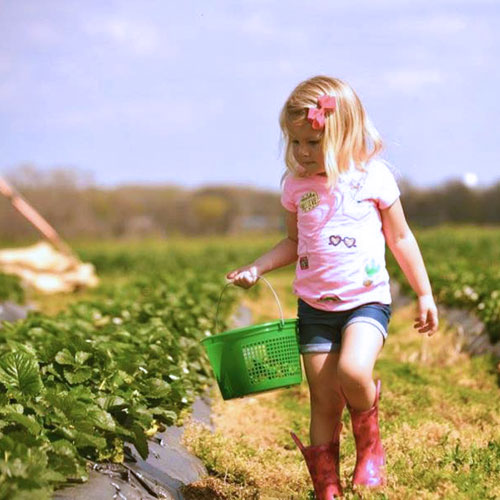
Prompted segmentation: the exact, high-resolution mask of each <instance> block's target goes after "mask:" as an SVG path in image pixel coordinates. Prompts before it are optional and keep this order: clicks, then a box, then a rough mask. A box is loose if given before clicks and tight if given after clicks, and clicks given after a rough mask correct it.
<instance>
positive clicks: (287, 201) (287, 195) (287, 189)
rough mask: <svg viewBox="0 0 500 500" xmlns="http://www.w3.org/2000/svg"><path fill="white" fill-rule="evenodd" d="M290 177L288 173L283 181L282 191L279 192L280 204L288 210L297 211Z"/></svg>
mask: <svg viewBox="0 0 500 500" xmlns="http://www.w3.org/2000/svg"><path fill="white" fill-rule="evenodd" d="M291 184H292V183H291V178H290V176H289V175H287V176H286V177H285V180H284V181H283V191H282V193H281V204H282V205H283V207H284V208H286V209H287V210H288V211H289V212H297V205H296V203H295V202H294V200H293V190H292V185H291Z"/></svg>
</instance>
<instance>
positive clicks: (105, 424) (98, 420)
mask: <svg viewBox="0 0 500 500" xmlns="http://www.w3.org/2000/svg"><path fill="white" fill-rule="evenodd" d="M88 417H89V420H90V421H91V422H92V423H93V424H94V425H95V426H96V427H99V428H100V429H104V430H106V431H114V430H115V427H116V425H115V421H114V419H113V417H112V416H111V415H110V414H109V413H108V412H107V411H104V410H103V409H101V408H99V407H98V406H92V407H91V408H89V410H88Z"/></svg>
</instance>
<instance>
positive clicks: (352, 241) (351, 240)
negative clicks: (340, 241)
mask: <svg viewBox="0 0 500 500" xmlns="http://www.w3.org/2000/svg"><path fill="white" fill-rule="evenodd" d="M344 243H345V245H346V247H347V248H351V247H354V246H356V238H349V237H345V238H344Z"/></svg>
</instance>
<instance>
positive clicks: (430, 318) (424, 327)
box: [413, 295, 438, 337]
mask: <svg viewBox="0 0 500 500" xmlns="http://www.w3.org/2000/svg"><path fill="white" fill-rule="evenodd" d="M418 311H419V315H418V317H417V318H415V324H414V325H413V328H416V329H417V330H418V332H419V333H427V336H428V337H430V336H431V335H434V333H435V332H436V330H437V329H438V312H437V307H436V304H435V303H434V298H433V297H432V295H421V296H420V297H418Z"/></svg>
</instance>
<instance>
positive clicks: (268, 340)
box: [202, 277, 302, 400]
mask: <svg viewBox="0 0 500 500" xmlns="http://www.w3.org/2000/svg"><path fill="white" fill-rule="evenodd" d="M260 278H261V279H262V280H263V281H265V282H266V283H267V285H268V286H269V287H270V288H271V290H272V292H273V294H274V296H275V298H276V300H277V302H278V307H279V309H280V315H281V319H280V320H278V321H272V322H270V323H262V324H259V325H253V326H248V327H244V328H237V329H235V330H228V331H226V332H223V333H219V334H217V335H213V336H211V337H207V338H206V339H203V340H202V344H203V346H204V347H205V349H206V352H207V355H208V359H209V361H210V364H211V366H212V369H213V371H214V374H215V378H216V380H217V384H218V386H219V389H220V392H221V394H222V397H223V398H224V399H225V400H226V399H233V398H239V397H243V396H246V395H248V394H255V393H258V392H264V391H269V390H272V389H279V388H283V387H290V386H292V385H296V384H300V383H301V382H302V366H301V363H300V353H299V345H298V334H297V320H296V319H286V320H284V319H283V313H282V311H281V305H280V303H279V300H278V297H277V295H276V292H275V291H274V290H273V288H272V286H271V285H270V283H269V282H268V281H267V280H265V279H264V278H262V277H260ZM230 284H231V283H228V284H227V285H226V286H225V287H224V289H223V290H222V293H224V290H225V289H226V287H227V286H228V285H230ZM222 293H221V296H220V298H219V305H220V300H221V298H222ZM218 311H219V307H218V306H217V313H216V319H215V325H216V326H215V331H217V316H218Z"/></svg>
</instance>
